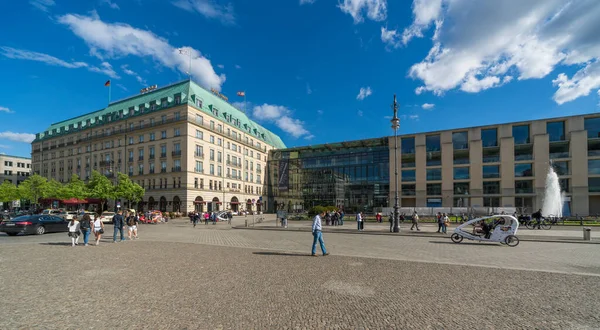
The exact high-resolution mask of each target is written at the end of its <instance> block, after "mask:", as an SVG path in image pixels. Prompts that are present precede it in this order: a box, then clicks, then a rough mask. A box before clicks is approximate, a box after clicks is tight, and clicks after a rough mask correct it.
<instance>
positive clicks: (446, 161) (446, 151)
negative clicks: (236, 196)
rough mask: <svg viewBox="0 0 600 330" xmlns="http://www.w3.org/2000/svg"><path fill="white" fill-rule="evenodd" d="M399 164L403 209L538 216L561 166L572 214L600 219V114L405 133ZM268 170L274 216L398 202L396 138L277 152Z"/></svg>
mask: <svg viewBox="0 0 600 330" xmlns="http://www.w3.org/2000/svg"><path fill="white" fill-rule="evenodd" d="M382 150H385V152H382ZM397 162H398V185H399V187H398V191H399V203H400V206H401V207H477V208H488V209H493V208H494V207H516V208H517V209H518V210H519V211H522V212H532V211H535V210H537V209H538V208H541V207H542V204H543V196H544V190H545V185H546V177H547V175H548V169H549V166H550V165H552V166H553V168H554V170H555V172H556V173H557V174H558V177H559V182H560V185H561V190H562V191H563V192H564V206H563V208H564V212H563V213H564V214H565V215H575V214H579V215H588V214H598V213H600V115H599V114H589V115H578V116H570V117H561V118H551V119H540V120H534V121H527V122H515V123H507V124H499V125H489V126H479V127H470V128H460V129H452V130H444V131H437V132H427V133H418V134H409V135H402V136H398V158H397ZM268 168H269V171H270V173H269V178H268V179H269V181H268V188H267V189H268V194H269V197H270V198H269V201H270V202H271V203H273V205H269V209H271V210H273V209H274V208H275V207H279V208H286V209H287V210H288V211H293V210H298V209H308V208H310V207H311V206H313V205H338V206H344V207H345V208H348V209H350V210H352V211H356V210H362V211H367V212H369V211H373V210H375V209H377V208H378V207H392V206H393V204H394V191H395V189H396V184H395V179H394V137H389V138H387V137H386V138H380V139H370V140H362V141H352V142H342V143H335V144H324V145H317V146H309V147H302V148H290V149H283V150H274V151H271V154H270V160H269V165H268ZM275 204H276V205H275Z"/></svg>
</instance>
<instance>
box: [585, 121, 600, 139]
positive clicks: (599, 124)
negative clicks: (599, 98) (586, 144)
mask: <svg viewBox="0 0 600 330" xmlns="http://www.w3.org/2000/svg"><path fill="white" fill-rule="evenodd" d="M583 125H584V129H585V130H586V131H587V136H588V139H597V138H600V117H596V118H586V119H585V120H584V124H583Z"/></svg>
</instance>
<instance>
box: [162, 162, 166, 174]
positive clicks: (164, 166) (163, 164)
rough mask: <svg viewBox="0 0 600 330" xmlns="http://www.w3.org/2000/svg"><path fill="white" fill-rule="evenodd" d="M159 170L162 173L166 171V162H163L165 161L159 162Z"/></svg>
mask: <svg viewBox="0 0 600 330" xmlns="http://www.w3.org/2000/svg"><path fill="white" fill-rule="evenodd" d="M160 170H161V172H163V173H164V172H166V171H167V162H165V161H162V162H160Z"/></svg>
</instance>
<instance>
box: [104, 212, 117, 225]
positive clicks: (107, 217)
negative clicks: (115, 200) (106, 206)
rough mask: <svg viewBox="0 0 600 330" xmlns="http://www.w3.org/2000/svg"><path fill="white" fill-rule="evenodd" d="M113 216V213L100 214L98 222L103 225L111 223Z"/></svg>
mask: <svg viewBox="0 0 600 330" xmlns="http://www.w3.org/2000/svg"><path fill="white" fill-rule="evenodd" d="M114 216H115V212H107V211H105V212H102V214H101V215H100V221H102V222H103V223H112V219H113V217H114Z"/></svg>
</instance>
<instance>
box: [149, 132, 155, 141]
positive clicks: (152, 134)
mask: <svg viewBox="0 0 600 330" xmlns="http://www.w3.org/2000/svg"><path fill="white" fill-rule="evenodd" d="M154 139H155V135H154V133H150V141H154Z"/></svg>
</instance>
